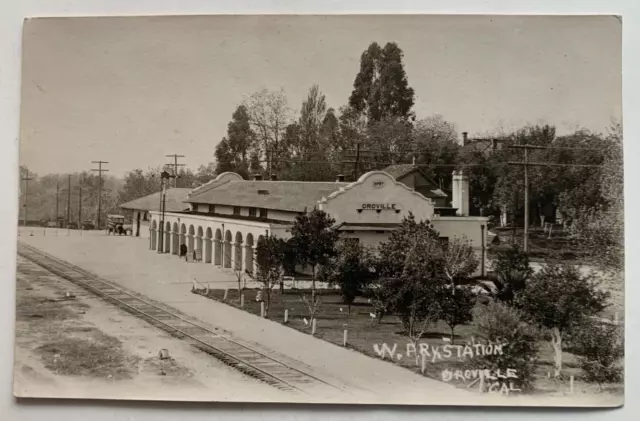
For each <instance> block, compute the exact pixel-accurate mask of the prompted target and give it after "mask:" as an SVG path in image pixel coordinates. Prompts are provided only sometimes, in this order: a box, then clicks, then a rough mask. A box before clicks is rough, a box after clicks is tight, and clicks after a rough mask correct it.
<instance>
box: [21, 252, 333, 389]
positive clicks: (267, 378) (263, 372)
mask: <svg viewBox="0 0 640 421" xmlns="http://www.w3.org/2000/svg"><path fill="white" fill-rule="evenodd" d="M18 254H19V255H20V256H22V257H24V258H25V259H27V260H29V261H31V262H33V263H35V264H36V265H38V266H40V267H42V268H44V269H45V270H47V271H49V272H51V273H53V274H55V275H57V276H59V277H61V278H63V279H66V280H68V281H70V282H72V283H75V284H77V285H79V286H81V287H83V288H84V289H86V290H88V291H90V292H92V293H94V294H95V295H97V296H100V297H102V298H104V299H105V300H106V301H110V302H112V303H115V304H116V305H117V306H119V307H121V308H124V309H125V310H126V311H128V312H129V313H132V314H133V315H139V316H141V318H142V319H145V320H147V321H148V320H152V321H153V322H154V323H150V324H152V325H160V326H158V327H160V328H162V329H163V330H165V331H169V333H173V334H174V336H178V337H179V339H184V338H189V339H191V340H193V341H195V342H196V343H197V344H199V345H196V347H197V348H199V349H201V350H202V351H204V352H206V353H208V354H210V355H213V356H214V357H216V358H217V359H219V360H220V361H222V362H223V363H225V364H227V365H229V366H232V367H233V368H236V369H238V370H239V371H241V372H243V373H244V374H247V375H249V376H251V377H253V378H256V379H258V380H260V381H263V382H265V383H267V384H269V385H271V386H273V387H276V388H278V389H280V390H284V391H289V392H291V391H296V392H302V393H305V394H308V393H309V390H305V388H304V386H308V385H310V384H313V383H319V384H320V385H323V386H329V387H330V388H332V389H335V390H342V389H340V388H338V387H336V386H334V385H332V384H330V383H327V382H326V381H324V380H322V379H319V378H317V377H315V376H313V375H311V374H308V373H305V372H303V371H301V370H299V369H297V368H295V367H292V366H291V365H289V364H287V363H285V362H282V361H280V360H278V359H276V358H274V357H271V356H269V355H266V354H265V353H263V352H260V351H257V350H255V349H253V348H250V347H248V346H247V345H244V344H241V343H238V342H237V341H234V340H233V339H231V338H228V337H225V336H222V335H220V334H219V333H216V332H213V331H212V330H210V329H208V328H206V327H204V326H202V325H200V324H198V323H195V322H193V321H191V320H188V319H186V318H184V317H182V316H180V315H178V314H175V313H173V312H171V311H168V310H166V309H164V308H162V307H160V306H158V305H156V304H154V303H151V302H149V301H147V300H145V299H143V298H141V297H139V296H137V295H134V294H132V293H131V292H129V291H126V290H125V289H123V288H121V287H119V286H116V285H114V284H112V283H111V282H108V281H106V280H103V279H101V278H100V277H99V276H97V275H95V274H93V273H91V272H89V271H86V270H84V269H82V268H80V267H78V266H76V265H74V264H72V263H69V262H66V261H64V260H62V259H59V258H57V257H55V256H52V255H50V254H48V253H46V252H43V251H41V250H39V249H37V248H35V247H32V246H29V245H27V244H24V243H21V242H19V244H18ZM52 262H53V264H52ZM56 265H58V266H62V268H60V267H56ZM69 272H72V273H69ZM73 272H75V274H76V276H75V277H74V276H73ZM77 275H80V276H81V277H86V278H89V281H87V280H84V279H78V278H77ZM91 282H93V283H94V285H92V284H91ZM96 283H97V284H99V285H101V286H103V287H104V288H103V289H101V288H99V287H98V286H96V285H95V284H96ZM107 289H110V290H115V291H116V292H115V293H113V292H111V293H110V292H107V291H105V290H107ZM118 296H125V297H118ZM124 300H127V301H130V302H129V303H127V302H125V301H124ZM131 301H133V302H131ZM136 304H137V305H138V306H140V304H142V305H141V306H140V307H142V308H136ZM145 307H146V308H147V311H144V308H145ZM149 308H152V310H153V311H151V312H150V311H149V310H148V309H149ZM151 313H153V314H151ZM176 321H177V322H179V323H178V326H175V325H172V324H171V322H176ZM184 325H186V326H184ZM187 330H200V331H201V332H200V333H201V334H200V335H198V334H197V333H189V332H188V331H187ZM176 333H177V334H179V335H177V334H176ZM203 334H204V335H203ZM207 337H209V338H207ZM211 339H218V340H220V341H221V342H222V343H220V344H213V343H211V342H213V341H212V340H211ZM224 345H227V349H226V350H225V349H222V348H224V347H225V346H224ZM228 346H230V347H231V349H228V348H229V347H228ZM234 347H235V348H236V349H233V348H234ZM202 348H205V349H202ZM238 353H243V354H244V355H238ZM234 354H235V355H234ZM252 354H253V355H252ZM260 365H261V366H262V367H260ZM274 365H275V366H276V367H274ZM274 371H279V373H274Z"/></svg>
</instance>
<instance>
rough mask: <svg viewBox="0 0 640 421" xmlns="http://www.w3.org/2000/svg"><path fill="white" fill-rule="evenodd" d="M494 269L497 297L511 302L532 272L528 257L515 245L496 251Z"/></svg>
mask: <svg viewBox="0 0 640 421" xmlns="http://www.w3.org/2000/svg"><path fill="white" fill-rule="evenodd" d="M494 271H495V273H496V276H497V278H498V279H497V280H498V283H499V284H500V285H499V288H500V292H499V294H498V298H499V299H500V300H502V301H506V302H511V301H512V300H513V298H514V296H515V294H517V293H518V292H519V291H522V290H523V289H524V287H525V283H526V281H527V280H528V279H529V278H530V277H531V275H532V274H533V270H532V269H531V267H530V266H529V258H528V257H527V254H526V253H524V252H523V251H522V250H521V249H520V248H519V247H518V246H517V245H514V246H513V247H511V248H509V249H507V250H505V251H501V252H499V253H498V256H497V259H496V262H495V267H494Z"/></svg>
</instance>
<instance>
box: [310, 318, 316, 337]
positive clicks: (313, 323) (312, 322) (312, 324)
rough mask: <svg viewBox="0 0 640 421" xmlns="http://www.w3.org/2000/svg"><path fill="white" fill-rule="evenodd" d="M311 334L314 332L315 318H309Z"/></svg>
mask: <svg viewBox="0 0 640 421" xmlns="http://www.w3.org/2000/svg"><path fill="white" fill-rule="evenodd" d="M311 334H312V335H315V334H316V318H315V317H314V318H313V319H311Z"/></svg>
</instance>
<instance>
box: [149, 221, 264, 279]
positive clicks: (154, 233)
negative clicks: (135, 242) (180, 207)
mask: <svg viewBox="0 0 640 421" xmlns="http://www.w3.org/2000/svg"><path fill="white" fill-rule="evenodd" d="M202 222H203V223H202V224H201V225H195V224H193V223H178V222H166V223H165V226H164V229H162V230H161V229H160V225H159V222H158V221H157V220H156V219H153V221H152V222H151V225H150V227H149V230H150V235H149V248H150V249H151V250H155V251H157V252H159V253H167V254H174V255H178V254H179V250H180V245H182V244H184V245H186V246H187V250H188V252H187V253H188V255H189V257H191V256H193V255H194V251H198V253H197V254H199V256H200V257H201V262H202V263H209V264H213V265H216V266H222V267H224V268H228V269H232V270H234V271H242V272H249V273H253V272H254V271H255V269H256V268H255V258H254V256H255V251H256V246H257V244H258V242H259V241H260V240H262V239H263V238H264V235H263V234H259V235H257V234H256V233H255V232H251V231H255V230H256V229H255V228H253V229H245V230H240V229H239V228H238V227H234V228H235V229H234V228H232V229H228V228H227V229H225V228H224V225H225V224H224V223H222V224H215V223H213V224H210V223H207V222H205V221H202ZM208 225H220V227H213V226H208ZM243 231H244V232H243ZM262 232H264V231H262ZM256 237H257V238H256Z"/></svg>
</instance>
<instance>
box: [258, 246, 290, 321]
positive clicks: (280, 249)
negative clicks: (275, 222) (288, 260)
mask: <svg viewBox="0 0 640 421" xmlns="http://www.w3.org/2000/svg"><path fill="white" fill-rule="evenodd" d="M285 248H286V243H285V242H284V240H282V239H281V238H278V237H275V236H269V237H266V238H265V239H264V240H260V241H259V242H258V244H257V246H256V266H257V271H256V274H255V275H254V276H253V277H254V279H255V280H256V281H257V282H259V283H260V284H261V285H262V291H263V294H264V297H265V300H264V302H265V317H266V316H267V315H268V313H269V308H270V306H271V298H272V295H271V294H272V292H273V288H274V287H275V286H276V285H278V284H279V283H280V281H281V280H282V277H283V276H284V258H285Z"/></svg>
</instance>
